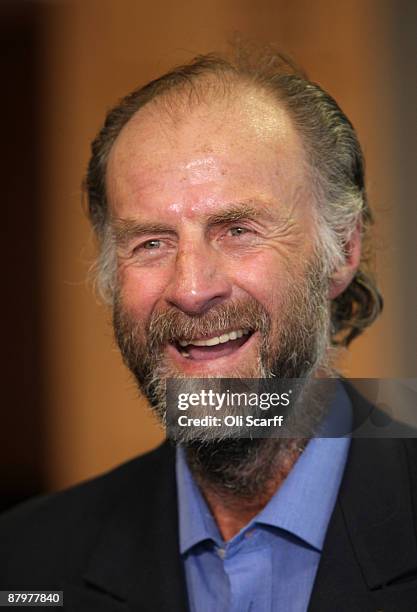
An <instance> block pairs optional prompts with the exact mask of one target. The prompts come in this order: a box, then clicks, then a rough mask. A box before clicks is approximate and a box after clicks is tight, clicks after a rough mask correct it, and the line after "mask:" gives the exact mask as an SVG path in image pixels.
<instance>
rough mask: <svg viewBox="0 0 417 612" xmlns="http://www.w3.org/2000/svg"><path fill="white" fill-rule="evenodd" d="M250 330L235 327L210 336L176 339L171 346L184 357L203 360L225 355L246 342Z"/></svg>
mask: <svg viewBox="0 0 417 612" xmlns="http://www.w3.org/2000/svg"><path fill="white" fill-rule="evenodd" d="M252 334H253V331H252V330H249V329H235V330H231V331H229V332H225V333H222V334H220V335H218V336H211V337H210V338H193V339H192V340H176V341H174V342H172V346H173V347H175V349H176V350H177V351H178V352H179V353H180V355H181V356H182V357H184V358H185V359H190V360H192V361H204V360H211V359H218V358H220V357H227V356H228V355H231V354H232V353H234V352H236V351H237V350H238V349H239V348H240V347H241V346H243V345H244V344H246V342H247V341H248V340H249V338H250V337H251V335H252Z"/></svg>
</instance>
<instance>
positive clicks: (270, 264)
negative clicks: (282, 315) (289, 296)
mask: <svg viewBox="0 0 417 612" xmlns="http://www.w3.org/2000/svg"><path fill="white" fill-rule="evenodd" d="M233 275H234V279H235V283H236V285H237V286H238V287H240V288H241V289H242V290H243V291H244V292H245V293H247V294H250V295H251V296H252V297H254V298H255V299H256V300H257V301H258V302H259V303H260V304H262V306H264V307H265V308H266V309H267V310H268V311H269V312H272V311H273V310H276V309H277V308H279V307H280V305H281V304H282V303H283V301H284V299H285V295H286V292H287V290H288V286H289V280H290V279H289V276H288V272H287V269H286V267H285V266H284V265H283V263H282V261H277V258H276V257H273V256H271V255H259V254H258V255H257V256H254V257H252V258H248V260H247V261H245V264H244V265H240V266H238V267H236V268H235V269H234V274H233Z"/></svg>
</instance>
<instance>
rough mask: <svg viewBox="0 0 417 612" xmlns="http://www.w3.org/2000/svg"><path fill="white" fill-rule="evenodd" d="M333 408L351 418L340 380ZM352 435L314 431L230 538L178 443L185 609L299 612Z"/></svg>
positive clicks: (346, 427) (307, 594)
mask: <svg viewBox="0 0 417 612" xmlns="http://www.w3.org/2000/svg"><path fill="white" fill-rule="evenodd" d="M334 408H335V410H336V413H337V414H338V417H339V422H340V415H343V417H342V420H343V421H344V426H343V428H342V430H343V431H345V432H347V431H349V428H350V423H351V419H352V414H351V405H350V401H349V398H348V396H347V394H346V392H345V390H344V389H343V387H342V385H341V384H339V388H338V392H337V396H336V399H335V402H334ZM349 444H350V438H349V437H342V438H313V439H312V440H310V442H309V443H308V445H307V446H306V448H305V450H304V452H303V453H302V455H301V456H300V457H299V459H298V461H297V462H296V463H295V465H294V467H293V468H292V470H291V472H290V474H289V475H288V477H287V478H286V480H285V481H284V483H283V484H282V485H281V487H280V488H279V489H278V491H277V492H276V493H275V495H274V496H273V497H272V498H271V500H270V501H269V502H268V504H267V505H266V506H265V508H264V509H263V510H262V511H261V512H260V513H259V514H258V515H257V516H256V517H254V518H253V519H252V520H251V521H250V523H248V525H246V527H244V528H243V529H242V530H241V531H240V532H239V533H238V534H236V535H235V536H234V537H233V538H232V539H231V540H229V541H228V542H224V541H223V539H222V537H221V535H220V532H219V530H218V527H217V525H216V522H215V520H214V518H213V516H212V515H211V512H210V511H209V509H208V506H207V504H206V502H205V500H204V498H203V496H202V494H201V492H200V490H199V488H198V486H197V484H196V483H195V481H194V479H193V477H192V475H191V472H190V470H189V468H188V465H187V462H186V459H185V453H184V450H183V449H182V448H178V449H177V463H176V474H177V487H178V510H179V534H180V552H181V556H182V558H183V562H184V566H185V575H186V582H187V590H188V599H189V605H190V610H191V612H305V611H306V610H307V607H308V602H309V600H310V596H311V591H312V588H313V584H314V579H315V576H316V572H317V569H318V565H319V561H320V555H321V551H322V547H323V542H324V538H325V535H326V531H327V527H328V523H329V520H330V516H331V514H332V511H333V508H334V504H335V502H336V498H337V494H338V491H339V487H340V482H341V479H342V476H343V472H344V468H345V464H346V458H347V454H348V450H349Z"/></svg>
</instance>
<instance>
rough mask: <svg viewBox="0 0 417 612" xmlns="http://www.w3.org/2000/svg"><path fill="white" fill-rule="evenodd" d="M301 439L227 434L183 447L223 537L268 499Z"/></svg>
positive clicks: (294, 456)
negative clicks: (214, 440) (226, 438)
mask: <svg viewBox="0 0 417 612" xmlns="http://www.w3.org/2000/svg"><path fill="white" fill-rule="evenodd" d="M305 442H306V441H305V440H301V439H281V440H276V439H265V440H234V441H232V440H230V441H226V442H221V443H217V444H215V445H214V444H210V445H204V446H200V447H198V446H191V447H188V449H187V459H188V464H189V466H190V469H191V471H192V473H193V475H194V478H195V479H196V481H197V483H198V485H199V487H200V490H201V492H202V494H203V496H204V498H205V500H206V502H207V504H208V506H209V508H210V510H211V512H212V514H213V517H214V519H215V521H216V523H217V526H218V528H219V531H220V534H221V536H222V538H223V539H224V540H225V541H228V540H230V539H231V538H233V536H235V535H236V534H237V533H238V532H239V531H240V530H241V529H242V528H243V527H245V526H246V525H247V524H248V523H249V522H250V521H251V520H252V519H253V518H254V517H255V516H256V515H257V514H259V512H260V511H261V510H262V509H263V508H264V507H265V506H266V505H267V503H268V502H269V500H270V499H271V498H272V497H273V495H274V494H275V493H276V491H277V490H278V489H279V487H280V486H281V485H282V483H283V482H284V481H285V479H286V477H287V476H288V474H289V473H290V471H291V469H292V468H293V466H294V464H295V462H296V461H297V459H298V457H299V456H300V454H301V453H302V450H303V447H304V446H305Z"/></svg>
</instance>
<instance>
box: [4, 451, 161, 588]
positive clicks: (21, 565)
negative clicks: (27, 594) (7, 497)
mask: <svg viewBox="0 0 417 612" xmlns="http://www.w3.org/2000/svg"><path fill="white" fill-rule="evenodd" d="M172 458H173V451H172V449H171V448H170V447H169V445H168V444H167V443H165V444H163V445H162V446H160V447H158V448H157V449H155V450H153V451H151V452H149V453H147V454H145V455H142V456H140V457H137V458H135V459H133V460H131V461H128V462H127V463H125V464H123V465H121V466H118V467H117V468H115V469H113V470H111V471H110V472H107V473H105V474H103V475H101V476H98V477H96V478H93V479H91V480H88V481H85V482H82V483H81V484H78V485H76V486H73V487H71V488H69V489H66V490H64V491H60V492H58V493H52V494H49V495H43V496H39V497H36V498H33V499H31V500H29V501H27V502H24V503H22V504H20V505H19V506H17V507H16V508H13V509H11V510H9V511H7V512H5V513H3V514H2V515H1V516H0V550H1V551H2V555H1V558H0V586H5V585H6V584H16V585H17V582H18V581H20V580H22V581H23V582H24V586H30V583H28V582H27V580H28V579H29V578H30V577H31V578H30V580H31V582H32V581H33V584H39V579H40V577H41V576H42V573H44V575H45V576H46V575H47V576H49V577H50V576H53V575H55V576H56V581H57V583H59V582H60V580H61V577H62V576H66V578H67V579H68V578H70V577H71V576H72V577H75V576H77V575H78V574H79V571H80V569H81V567H80V565H82V564H83V562H84V560H85V559H86V557H87V556H88V553H89V551H90V550H91V548H92V546H93V545H94V542H95V541H96V539H97V537H98V535H99V533H100V529H101V526H102V524H103V522H104V521H105V520H106V517H107V516H108V515H109V514H111V512H112V510H113V508H114V507H115V506H116V505H117V504H118V503H120V500H121V499H123V500H124V501H128V499H129V495H130V494H131V492H132V490H133V488H134V489H139V490H143V493H145V492H146V490H147V489H148V488H149V487H152V486H153V484H154V480H155V475H156V474H157V473H158V471H159V470H161V469H166V466H167V465H168V464H170V463H171V462H172ZM144 498H146V495H144ZM25 568H27V575H26V576H25V574H26V572H25ZM46 568H47V569H46ZM44 570H45V571H44Z"/></svg>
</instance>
